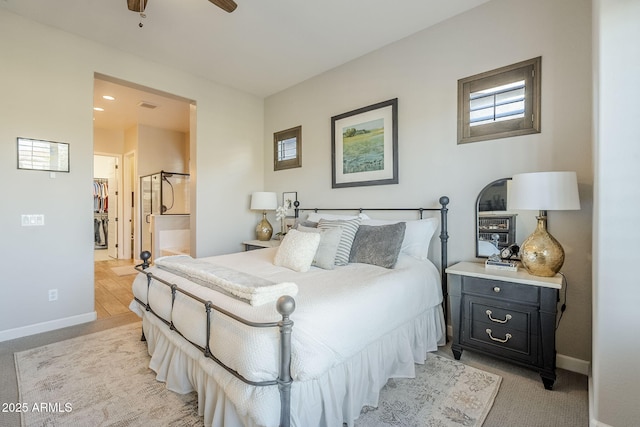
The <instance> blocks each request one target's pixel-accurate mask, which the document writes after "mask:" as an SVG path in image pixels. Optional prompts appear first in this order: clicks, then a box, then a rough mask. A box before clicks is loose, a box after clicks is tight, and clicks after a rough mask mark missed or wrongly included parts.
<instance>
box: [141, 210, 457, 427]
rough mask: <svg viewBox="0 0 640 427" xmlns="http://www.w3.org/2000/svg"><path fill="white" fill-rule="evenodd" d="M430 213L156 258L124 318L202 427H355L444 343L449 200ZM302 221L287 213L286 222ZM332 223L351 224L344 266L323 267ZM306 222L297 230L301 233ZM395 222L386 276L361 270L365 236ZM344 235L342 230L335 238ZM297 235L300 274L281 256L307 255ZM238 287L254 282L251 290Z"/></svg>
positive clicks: (381, 270)
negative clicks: (134, 323) (234, 249)
mask: <svg viewBox="0 0 640 427" xmlns="http://www.w3.org/2000/svg"><path fill="white" fill-rule="evenodd" d="M440 204H441V207H440V208H417V209H366V210H364V209H358V210H357V211H358V213H357V214H356V215H355V217H357V218H358V220H357V221H356V220H355V219H353V218H351V219H343V215H339V216H338V217H337V218H336V217H334V218H333V219H328V217H323V218H320V220H319V221H318V223H317V228H319V229H321V230H320V231H318V232H317V233H315V232H314V231H313V230H307V231H306V232H305V231H298V230H293V231H291V232H290V233H288V235H287V237H285V239H284V240H283V242H282V244H281V245H280V247H279V248H268V249H261V250H254V251H248V252H241V253H235V254H227V255H220V256H215V257H208V258H200V259H195V260H194V259H192V258H190V257H188V256H177V257H164V258H160V259H157V260H155V265H154V266H150V265H149V264H148V258H149V256H148V254H145V256H144V258H143V259H144V262H143V264H141V265H139V266H137V267H136V268H137V269H138V270H139V271H140V272H141V273H140V274H139V275H138V277H136V279H135V280H134V284H133V293H134V301H132V303H131V305H130V308H131V310H133V311H134V312H136V313H137V314H138V315H139V316H140V317H141V318H142V322H143V337H144V339H146V341H147V345H148V350H149V354H150V355H151V361H150V365H149V366H150V368H151V369H152V370H153V371H155V372H156V378H157V379H158V380H159V381H163V382H165V383H166V386H167V388H168V389H170V390H172V391H175V392H177V393H188V392H191V391H196V392H197V394H198V411H199V413H200V414H201V415H202V416H203V417H204V423H205V425H207V426H208V425H212V426H232V427H233V426H245V427H254V426H268V427H271V426H278V425H279V426H289V425H293V426H305V427H307V426H341V425H343V423H344V424H346V425H349V426H351V425H353V422H354V420H355V419H356V418H357V417H358V416H359V414H360V411H361V408H362V407H363V406H365V405H370V406H377V403H378V393H379V391H380V389H381V388H382V387H383V386H384V384H385V383H386V382H387V380H388V379H389V378H392V377H413V376H414V375H415V363H423V362H424V360H425V357H426V353H427V352H430V351H435V350H436V349H437V346H438V345H443V344H444V342H445V337H446V330H445V325H446V321H445V315H446V311H445V310H444V308H443V307H444V304H443V300H444V301H446V299H443V296H446V292H445V291H444V290H446V276H445V275H444V274H443V273H442V272H443V271H444V268H445V267H446V265H447V252H446V248H447V240H448V233H447V228H446V225H447V221H446V219H447V217H446V214H447V204H448V198H446V197H442V198H440ZM328 210H329V209H328ZM330 210H331V211H337V210H338V209H330ZM374 210H378V211H380V210H384V211H405V210H414V211H417V212H418V214H419V218H417V219H414V220H403V221H395V220H371V219H369V218H368V216H366V214H363V211H364V212H369V211H374ZM301 211H302V210H301V209H300V208H299V206H296V217H298V216H299V212H301ZM312 211H313V213H315V214H318V211H320V210H319V209H313V210H312ZM429 212H431V213H436V216H435V219H436V222H435V224H436V225H438V223H439V226H440V227H439V228H440V234H439V237H440V241H441V245H440V249H441V251H440V252H441V253H440V259H439V261H438V262H436V263H435V264H439V267H440V269H438V268H437V267H436V265H435V264H434V263H433V262H431V261H430V260H429V259H427V257H426V251H428V248H429V243H430V240H431V235H425V234H424V231H425V230H427V232H426V233H427V234H429V231H428V229H429V228H431V229H432V230H433V232H432V233H431V234H434V231H435V229H436V227H435V226H434V221H433V218H423V214H424V213H429ZM438 213H439V215H437V214H438ZM320 216H322V214H320ZM310 218H311V217H310ZM311 219H317V217H315V218H311ZM341 221H347V222H350V223H352V222H356V223H357V224H358V227H357V231H356V235H355V236H354V239H353V241H352V244H353V247H352V248H351V249H352V250H351V252H350V256H351V258H350V259H349V261H351V262H348V263H346V265H340V264H339V265H338V266H333V267H331V266H326V265H323V264H322V261H321V260H320V259H319V258H320V255H319V253H320V250H319V249H318V248H319V247H320V246H321V244H320V240H323V239H325V238H326V239H327V241H328V240H329V239H328V237H327V236H328V235H329V234H330V232H328V231H327V229H332V228H336V227H337V226H338V225H340V223H341ZM309 222H311V223H313V221H306V222H304V221H301V224H300V227H299V228H300V230H302V229H303V228H304V227H308V226H309ZM393 224H395V225H393ZM400 224H401V225H402V227H401V228H402V229H403V234H402V237H401V242H400V243H398V244H397V246H398V247H399V249H398V253H397V258H395V260H393V261H394V262H393V265H392V266H391V267H392V268H389V267H390V266H389V265H387V264H384V263H385V262H389V260H388V259H385V260H383V261H382V263H383V265H381V264H380V262H379V261H377V260H375V261H374V262H371V260H370V259H369V258H367V257H370V256H371V255H372V254H371V251H370V250H363V249H362V248H366V247H367V240H366V238H367V237H369V238H374V239H378V240H381V239H380V235H379V234H376V233H380V232H382V230H384V232H387V231H388V230H389V229H393V230H396V229H398V228H399V227H398V226H399V225H400ZM323 227H324V228H323ZM337 228H341V227H337ZM365 230H366V232H365ZM358 233H359V234H358ZM369 233H370V234H369ZM311 234H316V235H318V236H319V239H315V237H311V236H310V235H311ZM344 234H345V232H344V229H341V233H340V240H342V238H343V237H344ZM423 237H424V238H425V239H426V241H420V240H416V239H419V238H423ZM297 238H300V239H303V240H304V241H305V242H307V241H311V240H313V241H314V242H315V241H318V244H317V245H316V246H315V248H316V249H315V253H316V256H315V258H314V259H313V264H314V265H312V266H309V267H307V269H306V270H304V268H303V270H304V271H301V270H300V268H298V267H299V266H298V265H295V264H294V265H292V264H290V262H291V261H290V260H289V261H287V260H286V259H285V260H284V261H283V256H285V255H283V254H286V253H287V251H286V250H285V249H286V248H288V249H292V248H294V249H295V250H293V251H292V252H294V253H295V255H296V256H299V255H300V254H302V253H303V252H304V250H302V249H300V247H301V246H295V247H294V246H291V245H290V244H291V242H294V241H295V239H297ZM394 239H395V238H394ZM394 239H386V238H384V239H382V240H385V241H386V240H394ZM395 240H397V239H395ZM301 241H302V240H301ZM310 246H313V245H310ZM358 248H360V252H359V251H358ZM354 251H355V253H356V256H355V258H354V257H353V255H354ZM378 255H379V254H377V253H376V254H373V256H374V257H376V256H378ZM316 258H318V259H316ZM332 259H333V258H332ZM337 259H338V258H336V262H337ZM316 261H317V262H318V264H316ZM296 262H297V261H296ZM324 267H326V268H324ZM296 270H298V271H296ZM210 276H213V279H211V280H210ZM245 282H255V283H258V284H259V285H256V287H255V288H251V290H250V291H247V289H246V288H245V287H244V283H245ZM241 291H242V292H241ZM262 291H264V292H262ZM243 292H244V294H243ZM247 292H249V293H250V294H251V295H249V296H247V295H246V293H247ZM280 293H282V295H280ZM241 294H242V295H241ZM294 323H295V325H294Z"/></svg>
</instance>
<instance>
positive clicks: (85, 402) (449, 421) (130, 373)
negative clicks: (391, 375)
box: [15, 322, 501, 427]
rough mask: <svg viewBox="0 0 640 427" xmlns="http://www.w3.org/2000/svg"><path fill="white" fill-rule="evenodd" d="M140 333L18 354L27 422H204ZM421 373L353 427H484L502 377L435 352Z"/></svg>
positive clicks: (135, 327)
mask: <svg viewBox="0 0 640 427" xmlns="http://www.w3.org/2000/svg"><path fill="white" fill-rule="evenodd" d="M140 330H141V329H140V323H139V322H137V323H133V324H129V325H125V326H121V327H118V328H113V329H109V330H106V331H102V332H98V333H95V334H91V335H86V336H83V337H78V338H73V339H70V340H67V341H61V342H58V343H54V344H50V345H46V346H43V347H38V348H35V349H32V350H27V351H23V352H20V353H16V354H15V361H16V372H17V377H18V389H19V395H20V396H19V402H21V404H22V405H23V408H22V409H24V410H23V411H22V426H23V427H32V426H45V425H46V426H70V425H74V426H75V425H78V426H80V425H82V426H89V425H91V426H147V425H157V426H160V425H162V426H202V425H203V419H202V417H200V416H198V411H197V396H196V394H195V393H189V394H186V395H180V394H177V393H173V392H171V391H168V390H167V389H165V387H164V383H161V382H158V381H156V379H155V373H154V372H153V371H151V370H150V369H149V368H148V365H149V355H148V353H147V348H146V343H144V342H141V341H140ZM416 371H417V372H416V378H414V379H391V380H389V382H388V383H387V385H386V386H385V387H384V389H383V390H382V392H381V399H380V402H379V406H378V408H373V407H365V408H364V409H363V411H362V415H361V416H360V418H358V420H357V421H356V426H358V427H370V426H410V427H427V426H429V427H432V426H441V427H445V426H480V425H482V422H483V421H484V419H485V417H486V415H487V413H488V412H489V409H490V408H491V406H492V404H493V400H494V398H495V396H496V394H497V392H498V387H499V385H500V381H501V378H500V377H499V376H497V375H494V374H490V373H487V372H483V371H480V370H478V369H475V368H472V367H469V366H465V365H463V364H461V363H459V362H456V361H455V360H450V359H446V358H443V357H440V356H437V355H434V354H429V355H428V358H427V362H426V363H425V364H424V365H417V367H416Z"/></svg>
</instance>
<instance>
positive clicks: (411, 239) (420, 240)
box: [362, 217, 440, 261]
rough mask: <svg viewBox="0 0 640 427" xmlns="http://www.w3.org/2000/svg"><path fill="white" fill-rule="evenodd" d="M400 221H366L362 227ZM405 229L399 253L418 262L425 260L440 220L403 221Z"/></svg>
mask: <svg viewBox="0 0 640 427" xmlns="http://www.w3.org/2000/svg"><path fill="white" fill-rule="evenodd" d="M398 222H400V221H394V220H380V219H367V220H363V221H362V225H386V224H397V223H398ZM405 223H406V224H407V228H406V230H405V233H404V240H403V241H402V248H401V249H400V252H402V253H404V254H407V255H411V256H412V257H414V258H417V259H420V260H423V261H424V260H427V259H428V255H429V245H430V244H431V239H432V238H433V234H434V233H435V231H436V230H437V229H438V225H439V224H440V220H439V219H438V218H435V217H434V218H425V219H418V220H413V221H405Z"/></svg>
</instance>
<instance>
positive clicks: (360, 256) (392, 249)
mask: <svg viewBox="0 0 640 427" xmlns="http://www.w3.org/2000/svg"><path fill="white" fill-rule="evenodd" d="M405 229H406V224H405V223H404V222H398V223H396V224H388V225H378V226H374V225H361V226H360V228H358V232H357V233H356V237H355V238H354V239H353V245H352V246H351V255H350V256H349V262H361V263H364V264H373V265H378V266H380V267H384V268H393V267H394V266H395V265H396V261H398V254H400V248H401V247H402V241H403V240H404V234H405Z"/></svg>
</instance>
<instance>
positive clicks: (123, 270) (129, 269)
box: [111, 265, 139, 276]
mask: <svg viewBox="0 0 640 427" xmlns="http://www.w3.org/2000/svg"><path fill="white" fill-rule="evenodd" d="M111 271H113V272H114V273H115V274H117V275H118V276H128V275H130V274H138V273H139V271H138V270H136V269H135V268H134V267H133V266H132V265H124V266H122V267H111Z"/></svg>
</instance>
